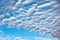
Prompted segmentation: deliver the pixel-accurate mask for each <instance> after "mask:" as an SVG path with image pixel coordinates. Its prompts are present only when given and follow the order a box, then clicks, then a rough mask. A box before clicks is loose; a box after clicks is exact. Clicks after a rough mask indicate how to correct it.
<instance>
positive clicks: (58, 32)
mask: <svg viewBox="0 0 60 40" xmlns="http://www.w3.org/2000/svg"><path fill="white" fill-rule="evenodd" d="M38 1H40V0H37V1H36V0H29V1H28V0H25V1H22V0H18V1H17V2H16V0H10V1H9V0H4V1H1V2H0V23H1V24H8V26H9V27H12V26H15V27H17V28H20V27H24V28H26V29H31V30H30V31H36V32H39V33H43V34H49V35H53V36H55V37H57V38H60V12H59V11H60V6H59V5H60V4H59V3H57V1H55V0H53V1H52V0H51V1H49V0H45V1H41V3H43V4H41V3H39V2H38ZM45 2H47V3H45ZM31 3H32V4H31ZM28 4H29V5H28ZM40 4H41V5H40ZM47 8H48V9H47Z"/></svg>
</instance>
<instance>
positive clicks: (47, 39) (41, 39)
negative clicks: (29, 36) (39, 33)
mask: <svg viewBox="0 0 60 40" xmlns="http://www.w3.org/2000/svg"><path fill="white" fill-rule="evenodd" d="M34 39H35V40H58V39H56V38H55V39H54V38H53V39H52V38H49V37H48V38H44V37H34Z"/></svg>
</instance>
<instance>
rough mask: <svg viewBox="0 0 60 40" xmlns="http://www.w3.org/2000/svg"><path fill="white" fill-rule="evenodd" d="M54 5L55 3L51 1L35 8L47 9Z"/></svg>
mask: <svg viewBox="0 0 60 40" xmlns="http://www.w3.org/2000/svg"><path fill="white" fill-rule="evenodd" d="M54 4H56V1H51V2H49V3H45V4H42V5H39V6H37V8H43V7H47V6H52V5H54Z"/></svg>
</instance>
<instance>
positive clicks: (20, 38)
mask: <svg viewBox="0 0 60 40" xmlns="http://www.w3.org/2000/svg"><path fill="white" fill-rule="evenodd" d="M14 40H27V39H25V38H22V37H15V38H14Z"/></svg>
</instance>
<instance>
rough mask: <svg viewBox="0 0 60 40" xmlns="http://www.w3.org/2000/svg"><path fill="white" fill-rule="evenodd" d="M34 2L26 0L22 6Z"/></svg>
mask: <svg viewBox="0 0 60 40" xmlns="http://www.w3.org/2000/svg"><path fill="white" fill-rule="evenodd" d="M32 1H33V0H25V1H24V2H23V3H22V4H29V3H31V2H32Z"/></svg>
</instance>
